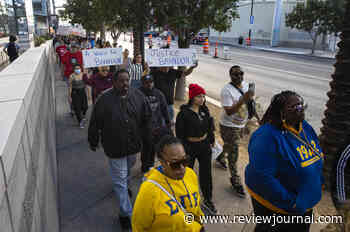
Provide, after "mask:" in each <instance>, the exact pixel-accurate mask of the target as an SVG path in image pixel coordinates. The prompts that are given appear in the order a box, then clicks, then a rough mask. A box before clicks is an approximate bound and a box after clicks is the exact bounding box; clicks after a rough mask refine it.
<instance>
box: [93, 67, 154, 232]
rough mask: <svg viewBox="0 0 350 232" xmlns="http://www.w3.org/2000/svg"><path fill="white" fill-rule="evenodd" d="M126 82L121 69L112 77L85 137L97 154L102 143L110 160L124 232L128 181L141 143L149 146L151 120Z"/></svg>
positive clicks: (139, 94) (128, 209)
mask: <svg viewBox="0 0 350 232" xmlns="http://www.w3.org/2000/svg"><path fill="white" fill-rule="evenodd" d="M129 80H130V77H129V73H128V71H127V70H124V69H121V70H119V71H118V72H117V73H116V74H115V75H114V77H113V81H112V82H113V88H111V89H109V90H106V91H105V92H104V93H103V94H102V95H100V97H99V98H98V99H97V102H96V104H95V106H94V109H93V112H92V115H91V119H90V125H89V135H88V141H89V144H90V148H91V150H93V151H96V149H97V147H98V144H99V142H100V141H101V143H102V147H103V149H104V152H105V154H106V155H107V156H108V158H109V164H110V169H111V176H112V181H113V184H114V191H115V193H116V197H117V200H118V201H119V205H120V214H119V219H120V224H121V226H122V227H123V229H130V228H131V223H130V217H131V215H132V204H131V201H130V196H129V195H128V177H129V176H130V170H131V168H132V166H133V165H134V164H135V161H136V154H137V153H139V152H140V150H141V148H142V142H144V143H148V141H150V139H151V118H152V113H151V109H150V105H149V103H148V101H147V100H146V98H145V96H144V95H143V94H142V92H140V91H139V90H137V89H133V88H131V89H129ZM129 194H130V195H131V192H130V193H129Z"/></svg>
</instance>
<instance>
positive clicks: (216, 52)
mask: <svg viewBox="0 0 350 232" xmlns="http://www.w3.org/2000/svg"><path fill="white" fill-rule="evenodd" d="M214 58H219V57H218V41H216V43H215V54H214Z"/></svg>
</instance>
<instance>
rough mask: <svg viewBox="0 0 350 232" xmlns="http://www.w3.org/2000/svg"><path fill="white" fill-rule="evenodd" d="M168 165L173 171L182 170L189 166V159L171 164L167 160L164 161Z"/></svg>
mask: <svg viewBox="0 0 350 232" xmlns="http://www.w3.org/2000/svg"><path fill="white" fill-rule="evenodd" d="M164 161H165V162H166V163H167V164H168V165H169V167H171V169H174V170H176V169H180V168H181V166H183V167H186V166H187V165H188V159H187V158H184V159H182V160H178V161H176V162H170V161H167V160H164Z"/></svg>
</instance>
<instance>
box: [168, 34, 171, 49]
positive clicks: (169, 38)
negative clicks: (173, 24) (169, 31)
mask: <svg viewBox="0 0 350 232" xmlns="http://www.w3.org/2000/svg"><path fill="white" fill-rule="evenodd" d="M170 44H171V36H170V35H168V47H170Z"/></svg>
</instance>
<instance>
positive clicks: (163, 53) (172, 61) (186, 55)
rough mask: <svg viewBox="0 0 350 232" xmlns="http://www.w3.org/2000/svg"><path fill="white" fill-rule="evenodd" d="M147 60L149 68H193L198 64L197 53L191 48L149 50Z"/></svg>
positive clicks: (146, 55)
mask: <svg viewBox="0 0 350 232" xmlns="http://www.w3.org/2000/svg"><path fill="white" fill-rule="evenodd" d="M145 58H146V59H145V60H146V62H147V64H148V65H149V67H172V66H193V65H194V64H195V63H196V62H197V53H196V50H194V49H190V48H179V49H147V50H146V51H145Z"/></svg>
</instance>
